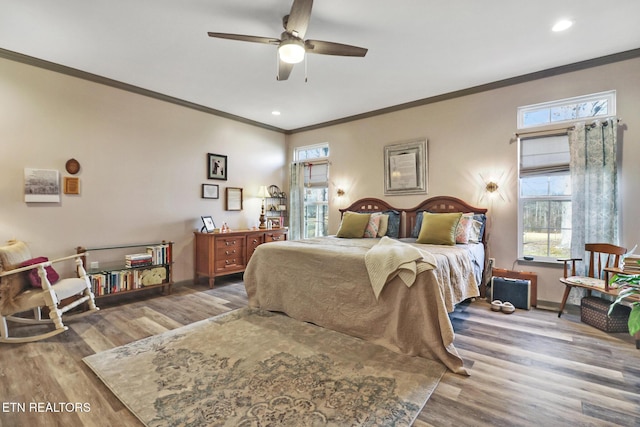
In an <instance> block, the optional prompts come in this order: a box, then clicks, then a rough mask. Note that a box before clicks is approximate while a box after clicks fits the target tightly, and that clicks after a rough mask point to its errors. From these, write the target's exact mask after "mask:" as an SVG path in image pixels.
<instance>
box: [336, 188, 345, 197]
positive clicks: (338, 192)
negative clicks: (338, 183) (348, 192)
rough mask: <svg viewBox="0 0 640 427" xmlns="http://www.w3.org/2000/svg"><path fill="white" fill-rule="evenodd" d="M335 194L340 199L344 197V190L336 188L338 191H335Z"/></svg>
mask: <svg viewBox="0 0 640 427" xmlns="http://www.w3.org/2000/svg"><path fill="white" fill-rule="evenodd" d="M336 194H337V195H338V197H342V196H344V190H343V189H342V188H338V190H337V191H336Z"/></svg>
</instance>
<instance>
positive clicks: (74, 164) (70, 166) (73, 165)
mask: <svg viewBox="0 0 640 427" xmlns="http://www.w3.org/2000/svg"><path fill="white" fill-rule="evenodd" d="M64 167H65V169H66V170H67V172H69V173H70V174H71V175H75V174H77V173H78V172H79V171H80V163H78V161H77V160H76V159H69V160H67V163H66V164H65V165H64Z"/></svg>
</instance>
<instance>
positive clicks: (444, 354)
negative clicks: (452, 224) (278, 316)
mask: <svg viewBox="0 0 640 427" xmlns="http://www.w3.org/2000/svg"><path fill="white" fill-rule="evenodd" d="M379 242H380V239H338V238H335V237H323V238H315V239H306V240H298V241H287V242H273V243H269V244H267V245H260V246H258V248H257V249H256V251H255V252H254V254H253V255H252V257H251V260H250V262H249V264H248V265H247V269H246V271H245V274H244V284H245V287H246V290H247V295H248V298H249V306H251V307H260V308H263V309H266V310H270V311H279V312H283V313H285V314H287V315H288V316H290V317H292V318H294V319H298V320H301V321H306V322H311V323H314V324H316V325H319V326H322V327H325V328H328V329H332V330H335V331H338V332H342V333H345V334H348V335H351V336H355V337H359V338H362V339H365V340H367V341H371V342H374V343H377V344H379V345H382V346H384V347H386V348H389V349H391V350H393V351H397V352H400V353H403V354H408V355H412V356H422V357H426V358H430V359H435V360H440V361H442V362H443V363H444V364H445V365H446V366H447V367H448V368H449V369H450V370H451V371H453V372H456V373H461V374H466V370H465V369H464V367H463V363H462V359H461V358H460V356H459V354H458V352H457V350H456V349H455V347H454V345H453V340H454V332H453V327H452V325H451V321H450V319H449V316H448V311H451V310H453V304H457V303H458V302H460V301H462V300H463V299H465V298H468V297H469V296H477V295H478V288H477V284H476V282H475V278H474V277H473V272H472V268H471V265H470V262H469V260H468V257H467V260H466V263H464V262H463V264H464V265H462V266H459V265H456V266H451V265H448V264H449V263H450V262H451V259H452V256H453V255H452V254H451V253H445V254H435V253H434V254H433V256H434V258H435V264H436V265H437V268H435V269H433V268H421V269H420V271H417V272H416V277H415V281H414V283H413V284H412V285H411V286H410V287H409V286H407V284H405V283H404V282H403V279H402V278H401V277H400V276H398V275H395V276H394V277H393V278H392V279H391V280H390V281H389V282H388V283H387V284H386V285H384V288H383V289H382V290H381V292H380V295H379V298H378V299H376V296H375V293H374V290H373V287H372V284H371V282H370V280H369V274H368V271H367V267H366V264H365V255H366V253H367V252H368V251H369V250H370V249H371V248H372V247H373V246H374V245H376V244H378V243H379ZM418 246H422V245H418ZM421 250H422V249H421ZM429 252H430V251H429ZM445 252H448V251H445ZM452 252H454V251H452ZM461 257H462V258H464V256H462V255H461ZM453 258H455V257H453ZM456 262H458V261H456ZM425 264H426V263H425ZM465 265H466V267H465ZM467 270H468V271H467ZM462 277H464V278H465V279H469V278H470V281H469V280H465V281H464V283H452V281H455V280H458V279H461V278H462ZM452 287H458V288H460V289H452ZM460 298H461V299H460Z"/></svg>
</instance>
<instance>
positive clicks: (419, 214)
mask: <svg viewBox="0 0 640 427" xmlns="http://www.w3.org/2000/svg"><path fill="white" fill-rule="evenodd" d="M425 212H426V211H420V212H417V213H416V223H415V224H414V226H413V230H411V237H413V238H414V239H417V238H418V236H419V235H420V229H421V228H422V215H423V214H424V213H425Z"/></svg>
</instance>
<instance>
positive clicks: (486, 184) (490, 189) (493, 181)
mask: <svg viewBox="0 0 640 427" xmlns="http://www.w3.org/2000/svg"><path fill="white" fill-rule="evenodd" d="M492 175H493V176H491V177H487V178H485V177H484V176H483V175H482V174H480V179H482V185H483V186H482V187H480V188H481V189H482V190H481V195H480V201H482V200H483V199H484V198H485V197H486V198H488V199H489V200H495V199H496V197H499V198H500V199H502V200H503V201H506V198H505V195H504V194H503V192H502V191H503V190H502V189H501V188H500V184H504V172H503V173H501V174H500V175H499V176H497V177H496V175H495V172H493V173H492Z"/></svg>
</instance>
